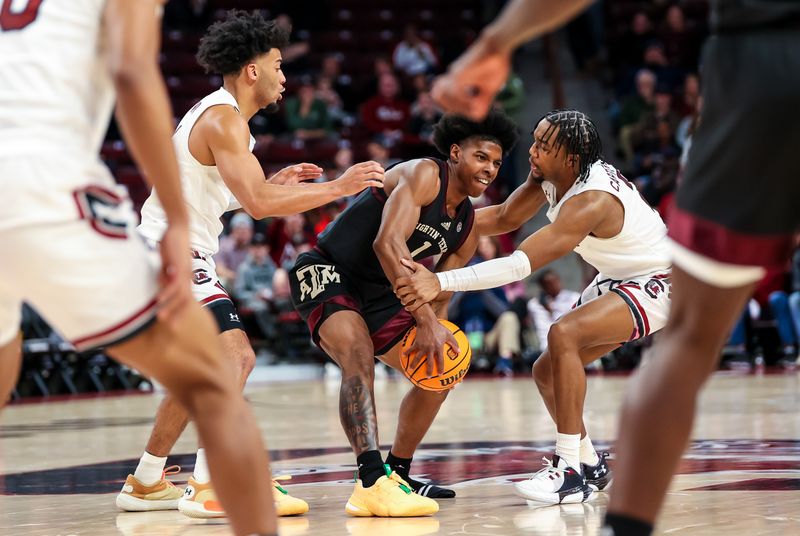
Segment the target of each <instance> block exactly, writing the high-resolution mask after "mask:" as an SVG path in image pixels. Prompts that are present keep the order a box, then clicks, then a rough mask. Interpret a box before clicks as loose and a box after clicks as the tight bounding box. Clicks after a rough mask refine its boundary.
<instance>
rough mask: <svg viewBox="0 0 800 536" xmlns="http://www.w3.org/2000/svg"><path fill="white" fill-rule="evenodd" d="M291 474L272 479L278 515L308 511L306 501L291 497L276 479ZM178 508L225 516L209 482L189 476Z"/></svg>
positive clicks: (201, 515)
mask: <svg viewBox="0 0 800 536" xmlns="http://www.w3.org/2000/svg"><path fill="white" fill-rule="evenodd" d="M290 478H292V477H291V476H282V477H278V478H276V479H275V480H273V481H272V484H273V486H274V488H273V490H272V494H273V498H274V499H275V510H276V511H277V514H278V515H279V516H296V515H300V514H305V513H306V512H308V503H307V502H305V501H304V500H302V499H298V498H297V497H292V496H291V495H289V492H288V491H286V490H285V489H284V488H283V487H281V485H280V484H278V483H277V482H276V480H289V479H290ZM178 510H179V511H180V512H181V513H182V514H184V515H187V516H189V517H195V518H203V519H208V518H215V517H225V511H224V510H223V509H222V505H221V504H220V503H219V501H218V500H217V495H216V494H215V493H214V489H213V488H212V486H211V482H207V483H205V484H201V483H199V482H197V481H196V480H195V479H194V478H190V479H189V482H188V483H187V485H186V491H185V492H184V494H183V498H181V500H180V501H178Z"/></svg>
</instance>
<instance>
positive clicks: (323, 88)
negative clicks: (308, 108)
mask: <svg viewBox="0 0 800 536" xmlns="http://www.w3.org/2000/svg"><path fill="white" fill-rule="evenodd" d="M314 96H315V98H317V99H318V100H320V101H322V102H324V103H325V105H326V106H327V108H328V117H329V118H330V121H331V123H333V124H338V125H341V124H343V123H346V124H347V123H351V121H350V116H349V114H347V113H346V112H345V111H344V103H343V101H342V97H341V96H340V95H339V94H338V93H337V92H336V89H335V88H334V87H333V82H332V80H331V79H330V78H328V77H327V76H320V77H319V78H317V87H316V88H315V89H314Z"/></svg>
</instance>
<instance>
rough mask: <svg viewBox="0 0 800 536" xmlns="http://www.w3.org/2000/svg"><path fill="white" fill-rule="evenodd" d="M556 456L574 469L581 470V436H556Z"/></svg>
mask: <svg viewBox="0 0 800 536" xmlns="http://www.w3.org/2000/svg"><path fill="white" fill-rule="evenodd" d="M556 454H557V455H558V457H559V458H561V459H562V460H564V461H565V462H567V465H569V466H570V467H572V468H573V469H575V470H577V471H580V470H581V434H556Z"/></svg>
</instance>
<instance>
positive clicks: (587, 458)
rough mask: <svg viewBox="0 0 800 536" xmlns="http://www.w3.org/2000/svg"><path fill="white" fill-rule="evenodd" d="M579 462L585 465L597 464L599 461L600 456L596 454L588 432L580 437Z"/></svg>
mask: <svg viewBox="0 0 800 536" xmlns="http://www.w3.org/2000/svg"><path fill="white" fill-rule="evenodd" d="M581 463H583V464H586V465H597V464H598V463H600V456H598V455H597V451H596V450H594V445H592V440H591V439H589V434H586V436H585V437H584V438H583V439H581Z"/></svg>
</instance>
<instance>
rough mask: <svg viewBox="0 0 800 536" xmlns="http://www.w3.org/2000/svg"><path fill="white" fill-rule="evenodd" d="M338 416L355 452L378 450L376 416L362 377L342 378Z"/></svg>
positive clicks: (371, 397) (367, 388)
mask: <svg viewBox="0 0 800 536" xmlns="http://www.w3.org/2000/svg"><path fill="white" fill-rule="evenodd" d="M339 418H340V419H341V421H342V427H343V428H344V433H345V434H347V439H349V440H350V445H351V446H352V447H353V450H354V451H355V452H356V453H357V454H361V453H362V452H366V451H368V450H378V418H377V416H376V415H375V404H374V403H373V395H372V391H371V389H370V388H369V386H368V385H367V384H366V382H365V381H364V379H363V378H361V377H359V376H353V377H351V378H343V379H342V388H341V391H340V392H339Z"/></svg>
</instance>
